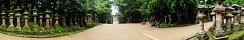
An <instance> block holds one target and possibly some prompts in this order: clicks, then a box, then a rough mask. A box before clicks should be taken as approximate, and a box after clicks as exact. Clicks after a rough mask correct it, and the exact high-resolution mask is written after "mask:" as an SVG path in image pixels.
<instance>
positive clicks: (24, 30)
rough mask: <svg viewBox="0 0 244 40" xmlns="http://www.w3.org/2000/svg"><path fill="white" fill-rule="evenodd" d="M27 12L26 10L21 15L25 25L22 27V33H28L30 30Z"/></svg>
mask: <svg viewBox="0 0 244 40" xmlns="http://www.w3.org/2000/svg"><path fill="white" fill-rule="evenodd" d="M28 14H29V13H28V12H27V10H25V12H24V13H23V15H24V19H25V25H24V27H23V32H30V31H31V30H30V27H29V25H28V18H29V17H28Z"/></svg>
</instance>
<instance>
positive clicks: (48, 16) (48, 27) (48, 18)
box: [45, 10, 52, 31]
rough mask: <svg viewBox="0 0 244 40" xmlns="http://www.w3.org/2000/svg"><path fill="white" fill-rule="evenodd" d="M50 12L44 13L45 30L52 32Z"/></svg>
mask: <svg viewBox="0 0 244 40" xmlns="http://www.w3.org/2000/svg"><path fill="white" fill-rule="evenodd" d="M51 12H52V11H49V10H47V11H45V13H46V17H45V18H46V29H47V30H49V31H51V30H52V28H51V27H50V18H51V17H50V15H49V14H50V13H51Z"/></svg>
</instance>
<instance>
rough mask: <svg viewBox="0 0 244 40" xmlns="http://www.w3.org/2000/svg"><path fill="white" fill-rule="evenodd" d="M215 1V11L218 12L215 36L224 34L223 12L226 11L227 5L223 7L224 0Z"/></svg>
mask: <svg viewBox="0 0 244 40" xmlns="http://www.w3.org/2000/svg"><path fill="white" fill-rule="evenodd" d="M214 1H215V8H214V9H213V11H214V12H215V13H216V27H215V30H214V35H215V37H220V36H223V35H224V34H223V32H224V30H223V28H222V25H223V23H222V22H223V16H222V15H223V12H224V11H225V7H223V1H224V0H214Z"/></svg>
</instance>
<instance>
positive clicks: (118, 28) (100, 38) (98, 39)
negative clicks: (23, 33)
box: [0, 24, 151, 40]
mask: <svg viewBox="0 0 244 40" xmlns="http://www.w3.org/2000/svg"><path fill="white" fill-rule="evenodd" d="M144 29H147V27H146V26H143V25H140V24H103V25H99V26H97V27H94V28H91V29H88V30H86V31H84V32H80V33H77V34H73V35H70V36H62V37H55V38H21V37H15V36H9V35H5V34H0V40H151V39H150V38H148V37H146V36H144V35H142V34H140V31H142V30H144Z"/></svg>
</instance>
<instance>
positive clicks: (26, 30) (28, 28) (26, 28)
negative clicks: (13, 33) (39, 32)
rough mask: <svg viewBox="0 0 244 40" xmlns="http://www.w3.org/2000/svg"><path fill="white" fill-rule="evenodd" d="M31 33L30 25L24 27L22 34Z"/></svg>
mask: <svg viewBox="0 0 244 40" xmlns="http://www.w3.org/2000/svg"><path fill="white" fill-rule="evenodd" d="M30 31H31V30H30V27H29V26H28V25H25V26H24V27H23V30H22V32H24V33H27V32H30Z"/></svg>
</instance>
